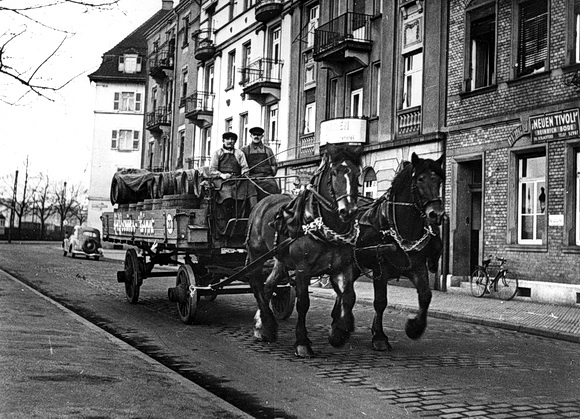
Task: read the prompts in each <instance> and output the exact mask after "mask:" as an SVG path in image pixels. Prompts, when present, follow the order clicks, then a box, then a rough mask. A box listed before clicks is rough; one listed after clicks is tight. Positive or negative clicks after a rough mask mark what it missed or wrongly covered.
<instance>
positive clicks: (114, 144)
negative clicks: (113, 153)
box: [111, 130, 117, 149]
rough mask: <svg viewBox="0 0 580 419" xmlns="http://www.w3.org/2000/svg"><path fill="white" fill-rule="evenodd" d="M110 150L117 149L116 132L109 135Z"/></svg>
mask: <svg viewBox="0 0 580 419" xmlns="http://www.w3.org/2000/svg"><path fill="white" fill-rule="evenodd" d="M111 148H113V149H117V130H113V132H112V133H111Z"/></svg>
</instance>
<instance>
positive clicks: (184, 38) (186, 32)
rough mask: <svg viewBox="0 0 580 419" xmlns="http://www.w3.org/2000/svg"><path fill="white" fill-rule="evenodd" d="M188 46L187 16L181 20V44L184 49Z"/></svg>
mask: <svg viewBox="0 0 580 419" xmlns="http://www.w3.org/2000/svg"><path fill="white" fill-rule="evenodd" d="M188 44H189V16H185V17H184V18H183V44H182V45H181V46H182V48H185V47H186V46H187V45H188Z"/></svg>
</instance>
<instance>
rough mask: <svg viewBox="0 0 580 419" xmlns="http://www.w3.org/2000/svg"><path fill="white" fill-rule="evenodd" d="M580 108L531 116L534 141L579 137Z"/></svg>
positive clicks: (531, 131) (531, 132)
mask: <svg viewBox="0 0 580 419" xmlns="http://www.w3.org/2000/svg"><path fill="white" fill-rule="evenodd" d="M579 114H580V112H579V110H578V108H576V109H567V110H564V111H558V112H552V113H548V114H543V115H538V116H531V117H530V134H531V137H532V142H533V143H541V142H545V141H552V140H564V139H566V138H577V137H578V136H579V134H580V123H579Z"/></svg>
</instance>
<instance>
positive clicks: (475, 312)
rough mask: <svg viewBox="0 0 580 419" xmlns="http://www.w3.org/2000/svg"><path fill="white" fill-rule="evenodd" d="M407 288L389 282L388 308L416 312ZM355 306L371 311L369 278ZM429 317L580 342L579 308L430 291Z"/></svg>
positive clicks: (323, 292)
mask: <svg viewBox="0 0 580 419" xmlns="http://www.w3.org/2000/svg"><path fill="white" fill-rule="evenodd" d="M405 282H407V283H408V284H409V287H407V286H400V285H397V282H389V286H388V291H387V292H388V307H389V308H391V309H395V310H403V311H410V312H413V313H415V312H416V311H417V310H418V308H419V304H418V300H417V291H416V290H415V288H413V287H412V286H411V285H410V282H409V281H408V280H405V279H401V283H405ZM310 289H311V291H312V292H313V294H314V295H316V296H320V297H323V298H330V299H333V300H334V296H335V294H334V291H333V290H332V289H327V288H319V287H311V288H310ZM355 291H356V298H357V305H359V304H364V305H370V307H369V309H371V310H372V303H373V285H372V283H371V282H370V280H368V279H363V278H361V279H359V280H358V281H356V283H355ZM428 316H429V317H435V318H440V319H450V320H459V321H465V322H470V323H476V324H481V325H486V326H491V327H498V328H502V329H508V330H515V331H518V332H523V333H529V334H533V335H538V336H544V337H550V338H555V339H562V340H567V341H570V342H576V343H580V306H561V305H552V304H538V303H531V302H528V301H525V299H524V298H522V297H516V298H514V299H513V300H511V301H501V300H499V299H495V298H492V297H489V296H486V297H483V298H475V297H473V296H471V294H469V293H466V292H465V291H461V290H460V289H458V288H451V289H449V290H448V292H441V291H433V298H432V300H431V305H430V307H429V314H428Z"/></svg>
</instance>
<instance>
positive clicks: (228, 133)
mask: <svg viewBox="0 0 580 419" xmlns="http://www.w3.org/2000/svg"><path fill="white" fill-rule="evenodd" d="M222 138H223V139H224V140H225V139H227V138H233V139H234V141H238V135H237V134H236V133H235V132H224V134H223V135H222Z"/></svg>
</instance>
